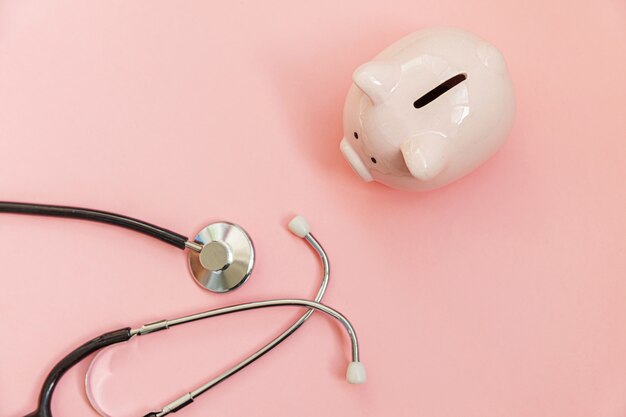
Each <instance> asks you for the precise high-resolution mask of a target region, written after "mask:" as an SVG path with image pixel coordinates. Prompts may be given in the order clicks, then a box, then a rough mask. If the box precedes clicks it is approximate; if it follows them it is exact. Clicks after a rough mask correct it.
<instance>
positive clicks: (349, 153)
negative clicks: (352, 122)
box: [339, 138, 374, 182]
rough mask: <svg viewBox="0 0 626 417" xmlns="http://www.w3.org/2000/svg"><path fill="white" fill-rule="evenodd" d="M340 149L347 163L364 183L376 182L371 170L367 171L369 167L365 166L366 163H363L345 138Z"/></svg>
mask: <svg viewBox="0 0 626 417" xmlns="http://www.w3.org/2000/svg"><path fill="white" fill-rule="evenodd" d="M339 149H340V150H341V153H342V154H343V156H344V158H346V161H348V163H349V164H350V166H351V167H352V169H353V170H354V172H356V173H357V175H358V176H359V177H361V179H362V180H363V181H366V182H371V181H373V180H374V178H373V177H372V174H371V173H370V171H369V169H367V166H365V163H364V162H363V160H362V159H361V157H360V156H359V154H358V153H357V152H356V151H355V150H354V148H353V147H352V145H350V143H349V142H348V141H347V140H346V138H343V139H342V140H341V143H340V145H339Z"/></svg>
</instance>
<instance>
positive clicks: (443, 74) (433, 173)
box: [340, 28, 515, 191]
mask: <svg viewBox="0 0 626 417" xmlns="http://www.w3.org/2000/svg"><path fill="white" fill-rule="evenodd" d="M352 78H353V81H354V83H353V85H352V86H351V88H350V91H349V92H348V97H347V99H346V103H345V107H344V137H343V139H342V141H341V145H340V149H341V152H342V153H343V155H344V157H345V158H346V160H347V161H348V162H349V163H350V165H351V166H352V168H353V169H354V171H355V172H356V173H357V174H358V175H359V176H360V177H361V178H362V179H363V180H365V181H378V182H381V183H383V184H386V185H388V186H390V187H394V188H398V189H403V190H412V191H421V190H428V189H432V188H436V187H441V186H443V185H445V184H447V183H449V182H451V181H454V180H457V179H459V178H461V177H463V176H464V175H466V174H467V173H469V172H470V171H472V170H473V169H475V168H477V167H478V166H479V165H481V164H482V163H483V162H485V161H486V160H487V159H488V158H489V157H490V156H491V155H493V154H494V153H495V152H496V150H497V149H498V147H499V146H500V145H501V144H502V143H503V141H504V139H505V138H506V135H507V134H508V132H509V130H510V128H511V125H512V123H513V116H514V113H515V99H514V93H513V86H512V83H511V79H510V77H509V74H508V71H507V67H506V63H505V61H504V58H503V57H502V54H501V53H500V52H499V51H498V49H496V47H494V46H493V45H491V44H490V43H488V42H486V41H484V40H482V39H481V38H479V37H478V36H476V35H474V34H472V33H469V32H466V31H463V30H460V29H449V28H434V29H427V30H423V31H420V32H416V33H414V34H411V35H409V36H407V37H405V38H403V39H401V40H399V41H398V42H396V43H394V44H393V45H391V46H390V47H388V48H387V49H385V50H384V51H383V52H381V53H380V54H378V55H377V56H376V57H375V58H374V60H372V61H371V62H368V63H366V64H364V65H362V66H360V67H359V68H358V69H357V70H356V71H355V72H354V75H353V77H352Z"/></svg>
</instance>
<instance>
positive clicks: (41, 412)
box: [25, 327, 131, 417]
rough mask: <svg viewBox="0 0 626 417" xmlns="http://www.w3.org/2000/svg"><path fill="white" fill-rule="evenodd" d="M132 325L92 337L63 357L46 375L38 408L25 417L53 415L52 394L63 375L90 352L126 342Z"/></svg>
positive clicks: (49, 416)
mask: <svg viewBox="0 0 626 417" xmlns="http://www.w3.org/2000/svg"><path fill="white" fill-rule="evenodd" d="M130 337H131V334H130V327H127V328H125V329H120V330H115V331H113V332H109V333H105V334H103V335H101V336H98V337H96V338H95V339H91V340H90V341H88V342H87V343H85V344H83V345H81V346H79V347H78V348H77V349H76V350H74V351H73V352H71V353H70V354H68V355H67V356H66V357H64V358H63V359H61V361H60V362H59V363H57V364H56V365H55V366H54V368H52V370H51V371H50V373H49V374H48V376H47V377H46V380H45V382H44V383H43V386H42V387H41V392H40V394H39V403H38V405H37V409H36V410H35V411H33V412H32V413H30V414H28V415H26V416H25V417H52V410H51V405H52V395H53V394H54V390H55V389H56V386H57V383H58V382H59V380H60V379H61V377H62V376H63V375H64V374H65V373H66V372H67V371H68V370H69V369H70V368H71V367H73V366H74V365H76V364H77V363H79V362H80V361H82V360H83V359H85V358H86V357H87V356H89V355H90V354H92V353H94V352H97V351H98V350H100V349H102V348H103V347H106V346H110V345H114V344H116V343H120V342H125V341H127V340H128V339H130Z"/></svg>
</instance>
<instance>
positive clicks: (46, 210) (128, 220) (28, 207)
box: [0, 201, 189, 249]
mask: <svg viewBox="0 0 626 417" xmlns="http://www.w3.org/2000/svg"><path fill="white" fill-rule="evenodd" d="M0 213H14V214H30V215H36V216H52V217H66V218H71V219H81V220H90V221H94V222H99V223H106V224H111V225H114V226H120V227H125V228H126V229H131V230H134V231H136V232H139V233H144V234H146V235H148V236H152V237H154V238H157V239H159V240H162V241H163V242H165V243H169V244H170V245H173V246H176V247H177V248H179V249H185V243H186V242H187V241H188V240H189V239H188V238H187V237H186V236H183V235H180V234H178V233H175V232H172V231H171V230H167V229H164V228H162V227H158V226H155V225H153V224H150V223H146V222H144V221H141V220H137V219H133V218H132V217H126V216H122V215H120V214H115V213H109V212H106V211H100V210H92V209H86V208H80V207H67V206H52V205H48V204H31V203H14V202H10V201H0Z"/></svg>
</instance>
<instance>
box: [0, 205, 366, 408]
mask: <svg viewBox="0 0 626 417" xmlns="http://www.w3.org/2000/svg"><path fill="white" fill-rule="evenodd" d="M0 212H4V213H15V214H30V215H41V216H55V217H66V218H73V219H83V220H91V221H96V222H101V223H106V224H111V225H116V226H121V227H125V228H127V229H131V230H134V231H137V232H141V233H144V234H147V235H149V236H152V237H154V238H157V239H160V240H162V241H164V242H166V243H169V244H170V245H173V246H175V247H177V248H179V249H182V250H185V249H187V250H188V251H189V253H188V259H189V268H190V271H191V274H192V276H193V277H194V279H195V280H196V282H197V283H198V284H199V285H200V286H202V287H203V288H206V289H208V290H210V291H214V292H228V291H231V290H233V289H235V288H238V287H239V286H241V285H242V284H243V283H245V282H246V280H247V279H248V277H249V276H250V273H251V272H252V268H253V266H254V246H253V244H252V240H251V239H250V236H249V235H248V234H247V233H246V232H245V230H243V228H241V227H240V226H238V225H236V224H233V223H228V222H218V223H212V224H210V225H208V226H207V227H205V228H204V229H202V230H201V231H200V232H199V233H198V234H197V235H196V237H195V239H194V240H189V239H188V238H187V237H185V236H183V235H181V234H178V233H175V232H172V231H170V230H167V229H164V228H162V227H158V226H155V225H153V224H150V223H146V222H144V221H141V220H137V219H134V218H131V217H127V216H122V215H119V214H115V213H109V212H105V211H99V210H92V209H85V208H78V207H65V206H52V205H43V204H29V203H14V202H0ZM289 229H290V230H291V231H292V232H293V233H294V234H295V235H297V236H299V237H301V238H303V239H304V240H305V241H306V242H307V243H308V244H309V245H310V246H311V247H312V248H313V249H314V250H315V251H316V252H317V254H318V255H319V258H320V260H321V262H322V266H323V277H322V282H321V284H320V288H319V290H318V292H317V295H316V296H315V299H314V300H313V301H311V300H301V299H278V300H266V301H256V302H251V303H245V304H237V305H232V306H228V307H222V308H217V309H213V310H208V311H204V312H201V313H196V314H191V315H188V316H182V317H179V318H175V319H171V320H159V321H156V322H152V323H148V324H144V325H143V326H141V327H137V328H131V327H127V328H123V329H119V330H114V331H111V332H108V333H104V334H102V335H100V336H98V337H96V338H94V339H91V340H89V341H88V342H86V343H84V344H82V345H81V346H79V347H78V348H76V349H75V350H73V351H72V352H70V353H69V354H68V355H66V356H65V357H64V358H63V359H61V361H59V362H58V363H57V364H56V365H55V366H54V367H53V368H52V370H51V371H50V373H49V374H48V376H47V377H46V379H45V381H44V383H43V385H42V387H41V391H40V394H39V401H38V404H37V409H36V410H35V411H33V412H32V413H30V414H28V415H27V416H25V417H52V411H51V403H52V396H53V394H54V390H55V388H56V386H57V383H58V382H59V380H60V379H61V377H62V376H63V375H64V374H65V373H66V372H67V371H68V370H69V369H70V368H72V367H73V366H74V365H76V364H77V363H79V362H81V361H82V360H83V359H85V358H86V357H87V356H89V355H90V354H92V353H94V352H97V351H99V350H101V349H103V348H105V347H107V346H111V345H114V344H117V343H121V342H125V341H128V340H130V339H131V338H133V337H135V336H141V335H146V334H150V333H154V332H158V331H161V330H166V329H169V328H171V327H175V326H179V325H182V324H185V323H190V322H192V321H197V320H203V319H207V318H210V317H217V316H222V315H226V314H231V313H237V312H241V311H247V310H255V309H262V308H269V307H284V306H297V307H305V308H307V311H306V312H305V313H304V314H303V315H302V316H301V317H300V318H299V319H298V320H297V321H296V322H295V323H293V324H292V325H291V326H289V327H288V328H287V329H285V330H284V331H283V332H282V333H281V334H280V335H278V336H277V337H276V338H275V339H274V340H272V341H271V342H269V343H268V344H266V345H265V346H263V347H262V348H260V349H259V350H257V351H256V352H255V353H253V354H252V355H250V356H248V357H247V358H246V359H244V360H243V361H241V362H239V363H238V364H236V365H235V366H233V367H231V368H230V369H228V370H227V371H225V372H223V373H222V374H220V375H218V376H217V377H215V378H213V379H211V380H210V381H208V382H207V383H205V384H203V385H202V386H200V387H198V388H197V389H195V390H193V391H191V392H188V393H187V394H185V395H183V396H181V397H180V398H178V399H176V400H174V401H172V402H170V403H169V404H167V405H165V406H163V407H162V408H161V409H160V410H159V411H153V412H150V413H148V414H146V415H145V416H144V417H162V416H166V415H168V414H170V413H174V412H177V411H179V410H181V409H182V408H183V407H186V406H187V405H189V404H191V403H192V402H193V401H194V399H195V398H197V397H198V396H200V395H202V394H203V393H205V392H207V391H208V390H209V389H211V388H212V387H214V386H215V385H217V384H219V383H220V382H222V381H224V380H225V379H227V378H229V377H231V376H232V375H234V374H235V373H237V372H239V371H240V370H242V369H243V368H245V367H246V366H248V365H250V364H251V363H252V362H254V361H256V360H257V359H259V358H260V357H262V356H263V355H265V354H266V353H268V352H269V351H270V350H272V349H273V348H274V347H276V346H277V345H278V344H280V343H281V342H283V341H284V340H285V339H286V338H287V337H289V336H290V335H291V334H292V333H293V332H295V331H296V330H297V329H298V328H300V326H302V324H303V323H304V322H305V321H306V320H307V319H308V318H309V317H310V316H311V314H313V312H314V311H315V310H317V311H321V312H323V313H325V314H327V315H328V316H330V317H333V318H334V319H336V320H337V321H339V322H340V323H341V324H342V325H343V327H344V328H345V330H346V332H347V333H348V336H349V338H350V343H351V346H352V361H351V362H350V364H349V365H348V368H347V371H346V379H347V381H348V382H349V383H351V384H361V383H364V382H365V379H366V374H365V368H364V367H363V364H362V363H361V362H360V360H359V344H358V341H357V337H356V333H355V330H354V328H353V327H352V325H351V324H350V322H349V321H348V319H346V317H345V316H343V315H342V314H341V313H339V312H338V311H336V310H334V309H332V308H330V307H328V306H325V305H323V304H320V302H321V300H322V297H323V296H324V293H325V292H326V288H327V286H328V280H329V277H330V265H329V262H328V256H327V255H326V252H325V251H324V249H323V248H322V246H321V245H320V244H319V242H318V241H317V240H316V239H315V237H313V235H312V234H311V232H310V226H309V224H308V222H307V221H306V219H305V218H304V217H302V216H296V217H295V218H294V219H293V220H292V221H291V222H290V223H289ZM87 394H88V397H90V401H91V402H92V405H93V404H94V402H93V401H92V397H91V396H92V394H93V393H90V392H88V393H87ZM96 411H98V412H101V411H99V410H97V409H96Z"/></svg>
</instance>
